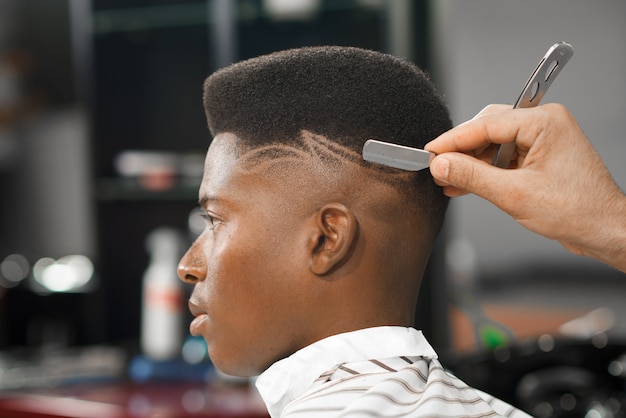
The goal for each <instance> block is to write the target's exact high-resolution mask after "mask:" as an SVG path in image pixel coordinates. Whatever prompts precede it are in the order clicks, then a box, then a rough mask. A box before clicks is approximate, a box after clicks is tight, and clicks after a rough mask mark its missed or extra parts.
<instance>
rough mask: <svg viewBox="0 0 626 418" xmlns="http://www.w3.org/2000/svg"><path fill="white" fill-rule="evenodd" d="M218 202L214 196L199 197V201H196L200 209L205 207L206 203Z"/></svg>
mask: <svg viewBox="0 0 626 418" xmlns="http://www.w3.org/2000/svg"><path fill="white" fill-rule="evenodd" d="M219 200H220V199H219V198H218V197H217V196H214V195H204V196H202V197H200V199H198V204H199V205H200V206H201V207H205V206H206V204H207V203H208V202H215V201H219Z"/></svg>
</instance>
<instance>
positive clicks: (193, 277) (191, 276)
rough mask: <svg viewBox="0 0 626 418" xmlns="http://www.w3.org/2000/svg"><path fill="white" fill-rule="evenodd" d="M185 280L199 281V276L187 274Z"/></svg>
mask: <svg viewBox="0 0 626 418" xmlns="http://www.w3.org/2000/svg"><path fill="white" fill-rule="evenodd" d="M185 281H186V282H194V283H195V282H197V281H198V278H197V277H196V276H194V275H193V274H185Z"/></svg>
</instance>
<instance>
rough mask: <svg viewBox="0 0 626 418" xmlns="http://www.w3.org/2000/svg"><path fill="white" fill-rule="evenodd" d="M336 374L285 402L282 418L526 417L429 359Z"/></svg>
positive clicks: (347, 366)
mask: <svg viewBox="0 0 626 418" xmlns="http://www.w3.org/2000/svg"><path fill="white" fill-rule="evenodd" d="M382 364H385V362H384V361H383V363H382ZM349 366H351V364H347V365H345V367H346V368H348V369H349V370H350V371H353V372H354V371H355V370H352V369H350V368H349ZM354 368H355V369H358V368H359V367H354ZM339 374H340V376H341V377H340V378H338V379H329V380H328V381H326V382H324V383H323V384H320V385H317V386H315V385H314V386H313V387H312V388H311V389H310V390H309V391H308V392H307V393H305V394H304V395H303V396H301V397H300V398H298V399H296V400H295V401H293V402H292V403H291V404H289V405H288V406H287V407H286V408H285V410H284V411H283V414H282V417H283V418H287V417H289V418H304V417H316V418H320V417H349V416H352V417H358V416H360V417H363V416H377V417H391V416H393V417H404V416H406V417H436V416H455V417H458V416H476V417H498V416H503V417H514V418H523V417H528V415H526V414H525V413H523V412H521V411H519V410H517V409H515V408H514V407H512V406H510V405H508V404H507V403H505V402H503V401H501V400H499V399H497V398H494V397H492V396H490V395H488V394H486V393H484V392H481V391H479V390H476V389H474V388H472V387H470V386H468V385H467V384H465V383H464V382H463V381H461V380H460V379H458V378H456V377H455V376H453V375H452V374H450V373H449V372H447V371H446V370H445V369H444V368H443V367H442V366H441V364H440V363H439V362H438V361H437V360H433V359H423V358H419V359H413V360H412V363H410V364H409V363H407V364H406V365H405V366H404V367H402V368H398V369H392V368H385V367H378V368H377V367H376V364H375V363H374V367H372V368H370V370H368V371H366V372H362V373H360V372H359V373H354V374H350V372H345V371H343V372H341V373H339Z"/></svg>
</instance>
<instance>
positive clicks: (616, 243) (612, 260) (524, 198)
mask: <svg viewBox="0 0 626 418" xmlns="http://www.w3.org/2000/svg"><path fill="white" fill-rule="evenodd" d="M512 141H515V144H516V153H515V154H514V156H513V159H512V161H511V163H510V165H509V169H501V168H497V167H494V166H493V165H491V163H492V160H493V155H494V153H495V149H496V147H497V144H502V143H507V142H512ZM425 149H427V150H429V151H432V152H434V153H435V154H437V156H436V157H435V158H434V159H433V161H432V163H431V167H430V171H431V173H432V175H433V177H434V178H435V180H436V181H437V183H438V184H439V185H441V186H443V187H444V193H446V194H447V195H448V196H460V195H462V194H465V193H473V194H476V195H478V196H480V197H482V198H484V199H487V200H489V201H490V202H492V203H493V204H495V205H496V206H497V207H499V208H500V209H502V210H504V211H505V212H507V213H508V214H510V215H511V216H512V217H513V218H514V219H515V220H516V221H518V222H519V223H520V224H522V225H523V226H525V227H526V228H528V229H530V230H531V231H533V232H536V233H538V234H540V235H543V236H545V237H548V238H551V239H555V240H558V241H559V242H560V243H561V244H562V245H563V246H564V247H565V248H567V249H568V250H569V251H571V252H573V253H576V254H584V255H588V256H592V257H594V258H597V259H599V260H601V261H603V262H605V263H607V264H611V265H613V266H614V267H617V268H619V269H620V270H622V271H624V272H626V196H624V194H623V193H622V192H621V190H620V189H619V187H618V186H617V184H616V183H615V181H614V180H613V179H612V177H611V175H610V173H609V171H608V169H607V168H606V166H605V165H604V163H603V161H602V159H601V158H600V156H599V155H598V154H597V152H596V151H595V150H594V148H593V146H592V145H591V144H590V142H589V141H588V139H587V137H586V136H585V134H584V133H583V132H582V130H581V129H580V127H579V126H578V124H577V123H576V120H575V119H574V117H573V116H572V115H571V114H570V113H569V112H568V111H567V109H566V108H564V107H563V106H561V105H558V104H547V105H543V106H538V107H536V108H531V109H515V110H513V109H511V107H510V106H505V105H490V106H488V107H486V108H485V109H483V111H481V112H480V113H479V114H478V115H477V116H476V117H474V119H472V120H470V121H468V122H465V123H463V124H461V125H459V126H457V127H456V128H454V129H451V130H450V131H448V132H446V133H444V134H442V135H441V136H439V137H438V138H436V139H435V140H433V141H432V142H430V143H429V144H428V145H426V147H425Z"/></svg>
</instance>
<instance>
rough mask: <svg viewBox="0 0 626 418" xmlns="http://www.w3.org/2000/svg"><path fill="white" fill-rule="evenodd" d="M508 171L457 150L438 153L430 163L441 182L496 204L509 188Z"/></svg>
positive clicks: (431, 168) (435, 175)
mask: <svg viewBox="0 0 626 418" xmlns="http://www.w3.org/2000/svg"><path fill="white" fill-rule="evenodd" d="M507 171H509V170H504V169H501V168H497V167H494V166H492V165H489V164H487V163H485V162H483V161H480V160H477V159H476V158H473V157H471V156H469V155H466V154H462V153H457V152H447V153H445V154H440V155H437V156H435V158H433V160H432V161H431V163H430V172H431V174H432V176H433V177H434V178H435V179H436V180H438V181H439V182H441V183H443V184H446V185H449V186H453V187H455V188H457V189H459V190H462V191H465V192H468V193H473V194H475V195H477V196H480V197H482V198H483V199H487V200H489V201H491V202H492V203H496V204H498V202H497V200H498V198H499V197H500V196H501V195H502V191H503V190H507V183H508V180H507V177H508V176H507V174H508V173H507Z"/></svg>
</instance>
